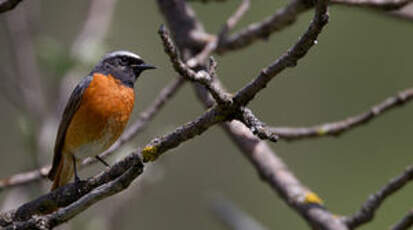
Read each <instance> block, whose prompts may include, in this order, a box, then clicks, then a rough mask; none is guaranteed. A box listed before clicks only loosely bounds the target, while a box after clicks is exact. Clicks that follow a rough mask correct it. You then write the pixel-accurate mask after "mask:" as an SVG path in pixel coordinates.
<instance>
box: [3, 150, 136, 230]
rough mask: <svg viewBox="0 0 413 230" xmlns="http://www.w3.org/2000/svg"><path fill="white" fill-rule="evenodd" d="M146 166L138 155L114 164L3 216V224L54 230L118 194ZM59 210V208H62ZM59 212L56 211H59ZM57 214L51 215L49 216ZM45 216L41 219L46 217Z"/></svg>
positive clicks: (13, 227)
mask: <svg viewBox="0 0 413 230" xmlns="http://www.w3.org/2000/svg"><path fill="white" fill-rule="evenodd" d="M142 170H143V164H142V163H141V161H140V158H139V156H138V154H137V153H132V154H129V155H128V157H126V158H125V159H123V160H122V161H120V162H118V163H116V164H115V165H113V166H112V167H111V168H110V170H109V171H107V172H104V173H101V174H99V175H97V176H95V177H93V178H90V179H88V180H86V181H82V182H79V183H70V184H67V185H65V186H63V187H60V188H59V189H57V190H55V191H53V192H50V193H48V194H45V195H43V196H41V197H39V198H37V199H36V200H33V201H31V202H28V203H26V204H24V205H22V206H20V207H19V208H18V209H17V210H12V211H8V212H5V213H1V214H0V225H1V226H3V227H7V228H6V229H51V228H53V227H54V226H57V225H58V224H61V223H63V222H65V221H67V220H69V219H71V218H72V217H74V216H75V215H77V214H78V213H80V212H81V211H83V210H85V209H86V208H87V207H89V206H91V205H92V204H94V203H96V202H97V201H99V200H101V199H103V198H105V197H108V196H110V195H113V194H115V193H118V192H120V191H122V190H123V189H125V188H127V186H128V185H129V184H130V183H131V181H132V180H133V179H135V178H136V177H137V176H139V175H140V174H141V173H142ZM61 207H63V208H62V209H59V210H57V209H58V208H61ZM56 210H57V211H56ZM51 212H54V213H52V214H49V213H51ZM44 214H48V215H46V216H40V217H39V216H38V215H44Z"/></svg>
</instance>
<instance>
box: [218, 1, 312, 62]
mask: <svg viewBox="0 0 413 230" xmlns="http://www.w3.org/2000/svg"><path fill="white" fill-rule="evenodd" d="M313 6H314V5H313V2H312V1H311V0H291V1H290V2H289V3H288V4H287V5H286V6H285V7H283V8H281V9H279V10H277V11H276V12H275V14H274V15H272V16H270V17H268V18H266V19H264V20H263V21H262V22H257V23H253V24H251V25H249V26H247V27H246V28H245V29H243V30H241V31H240V32H238V33H235V34H233V35H231V36H229V37H225V39H223V40H222V41H221V42H220V43H219V44H218V47H217V52H218V53H219V54H223V53H225V52H227V51H230V50H235V49H240V48H244V47H246V46H248V45H250V44H251V43H253V42H254V41H256V40H258V39H268V37H269V36H270V35H271V34H272V33H274V32H276V31H280V30H282V29H284V28H285V27H287V26H289V25H291V24H292V23H294V22H295V20H296V19H297V16H298V15H299V14H300V13H302V12H304V11H306V10H307V9H310V8H311V7H313Z"/></svg>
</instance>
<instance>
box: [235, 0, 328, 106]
mask: <svg viewBox="0 0 413 230" xmlns="http://www.w3.org/2000/svg"><path fill="white" fill-rule="evenodd" d="M327 21H328V14H327V1H325V0H319V1H318V4H317V5H316V9H315V15H314V18H313V20H312V22H311V24H310V26H309V27H308V29H307V31H306V32H305V33H304V34H303V36H301V38H300V39H299V40H298V42H297V43H295V45H294V46H293V47H291V48H290V49H289V50H288V51H287V52H285V53H284V54H283V55H281V57H279V58H278V59H277V60H276V61H275V62H274V63H272V64H271V65H269V66H268V67H266V68H264V69H263V70H261V72H260V74H259V75H258V77H257V78H256V79H255V80H253V81H252V82H250V83H249V84H247V85H246V86H245V87H244V88H242V89H241V90H239V91H238V92H237V93H236V95H235V96H234V103H237V104H239V105H246V104H247V103H248V102H249V101H250V100H251V99H253V98H254V96H255V95H256V94H257V93H258V92H259V91H260V90H261V89H263V88H265V87H266V85H267V84H268V82H270V81H271V79H273V78H274V77H275V76H277V75H278V74H279V73H280V72H281V71H283V70H284V69H285V68H287V67H293V66H296V65H297V62H298V60H299V59H301V58H302V57H304V56H305V54H306V53H307V51H308V50H309V49H310V48H311V47H312V46H313V45H314V44H315V42H316V40H317V37H318V35H319V34H320V33H321V30H322V29H323V27H324V26H325V25H326V24H327Z"/></svg>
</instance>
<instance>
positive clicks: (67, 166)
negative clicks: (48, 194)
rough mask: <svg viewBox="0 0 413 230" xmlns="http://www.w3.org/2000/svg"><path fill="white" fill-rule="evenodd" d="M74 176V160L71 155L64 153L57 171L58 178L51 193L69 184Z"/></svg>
mask: <svg viewBox="0 0 413 230" xmlns="http://www.w3.org/2000/svg"><path fill="white" fill-rule="evenodd" d="M73 174H74V168H73V159H72V155H71V154H69V153H62V158H61V160H60V163H59V168H58V169H57V173H56V176H55V178H54V180H53V185H52V188H51V191H53V190H55V189H57V188H59V187H61V186H63V185H65V184H67V183H69V181H70V180H71V179H72V177H73Z"/></svg>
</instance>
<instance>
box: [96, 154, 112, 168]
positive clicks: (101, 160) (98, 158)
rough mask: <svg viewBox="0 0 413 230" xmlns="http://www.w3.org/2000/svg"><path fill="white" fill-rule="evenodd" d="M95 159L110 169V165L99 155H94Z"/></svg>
mask: <svg viewBox="0 0 413 230" xmlns="http://www.w3.org/2000/svg"><path fill="white" fill-rule="evenodd" d="M95 158H96V160H98V161H100V162H102V164H104V165H105V166H106V167H108V168H110V165H109V164H108V163H107V162H106V161H105V160H103V159H102V158H101V157H100V156H99V155H96V156H95Z"/></svg>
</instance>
